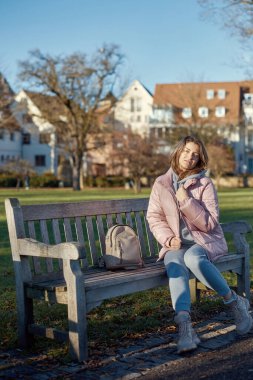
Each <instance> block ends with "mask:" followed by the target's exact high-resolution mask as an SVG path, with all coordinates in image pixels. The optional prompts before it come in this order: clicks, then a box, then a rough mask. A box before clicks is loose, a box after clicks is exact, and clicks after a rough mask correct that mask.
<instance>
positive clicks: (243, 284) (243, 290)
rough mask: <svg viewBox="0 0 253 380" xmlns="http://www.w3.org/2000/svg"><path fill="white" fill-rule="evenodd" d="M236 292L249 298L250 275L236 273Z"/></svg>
mask: <svg viewBox="0 0 253 380" xmlns="http://www.w3.org/2000/svg"><path fill="white" fill-rule="evenodd" d="M237 293H238V294H239V295H241V296H245V297H246V298H248V300H250V277H249V274H248V276H247V275H246V274H245V273H244V274H243V275H239V274H238V275H237Z"/></svg>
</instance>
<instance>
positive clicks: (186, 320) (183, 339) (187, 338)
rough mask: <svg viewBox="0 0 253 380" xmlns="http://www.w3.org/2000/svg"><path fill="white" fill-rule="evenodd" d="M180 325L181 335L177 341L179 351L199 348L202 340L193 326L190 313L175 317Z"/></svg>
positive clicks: (179, 352)
mask: <svg viewBox="0 0 253 380" xmlns="http://www.w3.org/2000/svg"><path fill="white" fill-rule="evenodd" d="M174 320H175V322H176V323H177V325H178V327H179V333H178V334H179V337H178V342H177V353H178V354H181V353H183V352H187V351H192V350H195V349H196V348H197V344H199V343H200V340H199V338H198V336H197V334H196V333H195V331H194V330H193V328H192V324H191V317H190V315H189V314H178V315H176V316H175V318H174Z"/></svg>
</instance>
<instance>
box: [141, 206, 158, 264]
mask: <svg viewBox="0 0 253 380" xmlns="http://www.w3.org/2000/svg"><path fill="white" fill-rule="evenodd" d="M144 216H145V218H144V223H145V228H146V233H147V239H148V247H149V254H150V256H151V257H154V256H155V253H156V250H155V245H154V237H153V235H152V233H151V231H150V228H149V224H148V222H147V219H146V218H147V211H146V210H145V211H144Z"/></svg>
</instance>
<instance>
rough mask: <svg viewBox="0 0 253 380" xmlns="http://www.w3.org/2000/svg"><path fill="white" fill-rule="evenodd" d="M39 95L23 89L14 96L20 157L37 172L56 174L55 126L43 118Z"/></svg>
mask: <svg viewBox="0 0 253 380" xmlns="http://www.w3.org/2000/svg"><path fill="white" fill-rule="evenodd" d="M41 97H43V95H41V94H36V93H31V92H27V91H24V90H22V91H20V92H19V93H18V94H17V95H16V96H15V103H14V104H13V113H14V114H15V117H16V120H17V122H18V124H19V125H20V127H21V131H22V134H21V144H20V157H21V158H22V159H24V160H26V161H28V162H30V163H31V164H32V166H33V167H34V169H35V171H36V172H37V173H38V174H42V173H44V172H50V173H53V174H57V153H56V146H55V133H54V130H55V128H54V126H53V125H52V124H50V123H49V122H48V121H47V120H45V119H44V118H43V115H42V112H41V110H40V108H39V104H38V103H40V98H41Z"/></svg>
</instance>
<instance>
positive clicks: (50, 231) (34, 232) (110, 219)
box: [5, 198, 158, 274]
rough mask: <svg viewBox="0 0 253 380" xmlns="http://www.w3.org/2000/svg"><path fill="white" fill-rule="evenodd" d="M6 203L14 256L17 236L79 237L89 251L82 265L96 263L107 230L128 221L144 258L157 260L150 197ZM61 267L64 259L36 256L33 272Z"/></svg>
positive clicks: (56, 239)
mask: <svg viewBox="0 0 253 380" xmlns="http://www.w3.org/2000/svg"><path fill="white" fill-rule="evenodd" d="M5 205H6V214H7V222H8V228H9V234H10V240H11V245H12V254H13V256H14V260H15V259H17V255H18V252H16V248H15V247H16V246H15V239H16V238H24V237H29V238H33V239H36V240H38V241H41V242H43V243H46V244H58V243H62V242H66V241H67V242H69V241H79V242H80V243H82V244H83V245H84V247H85V252H86V259H85V260H82V263H81V264H82V267H83V268H84V269H88V268H89V267H97V266H99V258H100V257H101V256H102V255H103V254H104V253H105V235H106V232H107V230H108V228H110V227H111V226H112V225H114V224H116V223H120V224H121V223H124V224H125V223H126V224H129V225H130V226H132V227H133V228H134V229H135V231H136V232H137V234H138V236H139V239H140V245H141V252H142V256H143V259H144V261H146V262H147V261H155V260H156V256H157V254H158V245H157V242H156V241H155V239H154V237H153V235H152V234H151V232H150V229H149V226H148V223H147V220H146V211H147V206H148V198H142V199H121V200H105V201H92V202H89V201H82V202H69V203H57V204H42V205H24V206H21V205H20V204H19V201H18V200H17V199H15V198H11V199H7V200H6V202H5ZM61 269H62V263H61V260H59V261H57V262H56V260H52V259H41V258H38V257H34V258H33V273H34V274H41V273H44V272H57V271H61Z"/></svg>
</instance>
